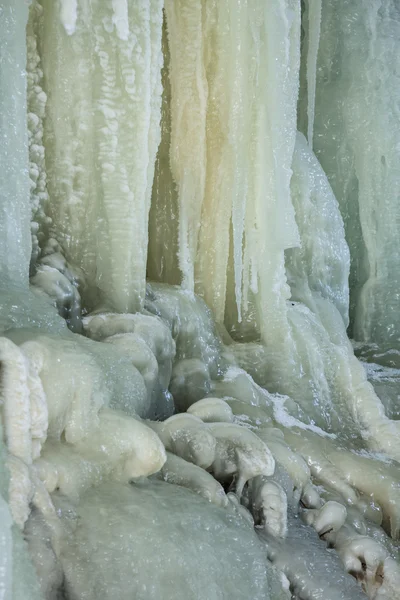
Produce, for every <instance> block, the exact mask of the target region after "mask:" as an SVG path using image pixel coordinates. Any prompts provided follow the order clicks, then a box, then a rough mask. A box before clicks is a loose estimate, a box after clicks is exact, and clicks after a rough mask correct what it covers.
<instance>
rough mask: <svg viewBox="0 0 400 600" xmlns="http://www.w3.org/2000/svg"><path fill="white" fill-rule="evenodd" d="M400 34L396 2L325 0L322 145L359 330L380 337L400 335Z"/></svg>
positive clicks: (318, 132)
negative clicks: (340, 217)
mask: <svg viewBox="0 0 400 600" xmlns="http://www.w3.org/2000/svg"><path fill="white" fill-rule="evenodd" d="M399 39H400V10H399V6H398V3H397V2H396V1H395V0H391V1H390V0H389V1H387V2H384V3H381V2H379V1H372V2H369V3H368V5H365V4H364V3H363V2H353V1H352V0H342V1H340V2H336V1H335V0H329V1H328V2H324V3H323V7H322V23H321V43H320V47H319V52H318V69H317V86H316V109H315V128H314V147H315V151H316V153H317V156H318V158H319V160H320V161H321V164H322V166H323V168H324V170H325V172H326V173H327V176H328V178H329V181H330V183H331V185H332V188H333V191H334V193H335V195H336V198H337V199H338V201H339V204H340V207H341V211H342V214H343V218H344V223H345V227H346V237H347V241H348V243H349V247H350V252H351V257H352V269H351V278H350V285H351V290H352V302H351V305H352V306H351V320H352V323H353V330H354V336H355V338H356V339H359V340H362V341H372V342H376V343H382V342H385V341H386V340H391V342H392V343H397V341H398V338H399V332H400V321H399V314H400V313H399V289H400V279H399V277H400V276H399V269H398V264H399V248H398V238H399V223H400V220H399V193H400V172H399V152H400V150H399V135H400V125H399V119H398V107H399V100H400V82H399V60H400V59H399V53H398V44H399Z"/></svg>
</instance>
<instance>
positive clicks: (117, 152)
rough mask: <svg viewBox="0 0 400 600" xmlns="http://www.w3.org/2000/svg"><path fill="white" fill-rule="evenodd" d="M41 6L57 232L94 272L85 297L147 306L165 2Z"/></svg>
mask: <svg viewBox="0 0 400 600" xmlns="http://www.w3.org/2000/svg"><path fill="white" fill-rule="evenodd" d="M75 5H77V10H75V8H74V6H75ZM42 6H43V15H42V16H41V17H40V27H41V31H42V33H41V37H40V40H39V42H38V44H39V51H40V57H41V61H42V68H43V72H44V81H45V92H46V94H47V96H48V101H47V105H46V110H45V115H44V132H45V133H44V136H45V145H46V157H45V160H46V170H47V174H48V191H49V196H50V202H49V208H48V213H49V216H50V217H51V219H52V227H51V232H50V233H51V234H52V235H53V236H54V237H55V238H56V239H57V240H58V242H59V243H60V245H61V247H62V250H63V252H64V253H65V256H66V257H67V259H68V260H69V261H71V262H72V263H73V264H74V265H75V266H77V267H80V268H81V269H82V271H83V273H84V275H85V277H86V278H87V284H88V290H87V296H86V297H85V302H87V303H88V304H89V305H90V304H91V303H92V304H94V303H96V302H97V301H98V300H99V299H100V300H101V301H103V302H105V303H108V304H109V305H110V306H113V307H115V308H117V309H118V310H122V311H124V310H128V309H129V310H136V309H140V307H141V306H142V305H143V300H144V293H145V277H146V261H147V242H148V214H149V209H150V197H151V188H152V181H153V174H154V163H155V156H156V151H157V147H158V144H159V120H160V104H161V91H162V88H161V74H160V71H161V65H162V52H161V24H162V2H161V0H152V2H147V1H143V2H135V3H134V4H132V5H129V6H128V5H127V4H126V2H113V3H112V5H110V6H109V7H108V6H107V7H103V6H102V5H101V3H99V2H93V3H92V5H91V7H90V9H89V6H88V5H87V4H86V3H67V2H64V3H63V5H62V6H61V9H62V10H61V14H60V12H59V7H58V6H57V5H56V4H54V3H53V2H46V0H44V1H43V2H42ZM72 17H73V19H72ZM31 18H33V19H36V18H38V17H37V16H36V15H34V14H33V13H31ZM71 19H72V21H73V22H74V23H73V25H72V21H71Z"/></svg>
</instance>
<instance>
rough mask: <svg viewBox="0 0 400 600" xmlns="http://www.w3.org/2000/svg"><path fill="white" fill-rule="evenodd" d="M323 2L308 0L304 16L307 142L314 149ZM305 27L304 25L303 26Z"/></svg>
mask: <svg viewBox="0 0 400 600" xmlns="http://www.w3.org/2000/svg"><path fill="white" fill-rule="evenodd" d="M321 11H322V3H321V0H306V2H305V10H304V15H303V24H304V23H306V26H305V39H304V40H303V44H304V54H305V55H306V56H305V57H304V59H303V60H304V62H305V70H306V81H307V85H306V89H307V92H306V95H307V111H306V112H307V140H308V143H309V146H310V148H311V149H312V148H313V138H314V118H315V91H316V84H317V64H318V48H319V42H320V35H321ZM303 26H304V25H303Z"/></svg>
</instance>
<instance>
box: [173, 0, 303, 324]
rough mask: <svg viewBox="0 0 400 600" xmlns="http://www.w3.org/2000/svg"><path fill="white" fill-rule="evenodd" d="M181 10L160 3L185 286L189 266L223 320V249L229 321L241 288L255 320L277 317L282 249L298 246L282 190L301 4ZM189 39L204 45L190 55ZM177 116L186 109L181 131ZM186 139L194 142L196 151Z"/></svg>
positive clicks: (286, 179)
mask: <svg viewBox="0 0 400 600" xmlns="http://www.w3.org/2000/svg"><path fill="white" fill-rule="evenodd" d="M183 6H184V7H185V10H181V11H180V12H179V13H178V11H177V5H176V4H175V3H174V4H172V3H169V4H168V3H167V23H168V30H169V44H170V52H171V78H172V90H171V94H172V96H171V107H172V108H171V112H172V139H171V162H172V173H173V176H174V178H175V181H176V183H177V187H178V193H179V211H180V212H179V219H180V237H179V244H180V248H179V252H180V256H181V260H180V266H181V269H182V271H183V276H184V281H185V285H186V286H187V287H189V289H192V284H191V283H190V284H188V281H189V280H190V281H191V277H192V275H190V276H188V273H191V272H192V262H193V261H195V278H194V279H195V290H196V291H197V292H199V293H200V294H201V295H202V296H203V297H204V298H205V300H206V302H207V303H208V305H209V306H210V307H211V308H212V309H213V312H214V315H215V316H216V319H217V320H218V321H223V320H224V317H225V313H226V303H227V283H228V259H229V247H230V243H232V254H233V259H232V260H233V269H232V271H233V279H234V283H233V289H234V296H235V300H234V304H235V306H234V307H232V308H229V310H228V320H230V321H231V322H232V321H236V320H238V321H239V322H240V321H241V312H242V305H244V307H245V309H246V310H247V306H246V304H247V299H248V296H249V289H251V290H252V293H253V295H254V294H255V295H256V296H257V300H256V301H257V303H258V304H259V308H260V310H267V313H266V315H267V316H265V315H264V316H263V319H262V321H264V320H265V318H266V319H268V314H270V315H272V314H273V313H274V311H275V309H277V305H279V306H280V308H279V309H278V311H277V312H278V315H281V316H282V314H284V313H285V300H286V298H287V294H288V291H287V287H286V284H285V276H284V268H283V250H284V249H285V248H288V247H291V246H293V245H296V244H298V233H297V228H296V224H295V220H294V213H293V207H292V205H291V202H290V189H289V184H290V176H291V169H290V165H291V160H292V154H293V148H294V140H295V129H296V125H295V124H296V101H297V89H298V70H299V61H300V57H299V32H300V26H299V24H300V6H299V2H297V0H286V1H285V2H283V3H280V4H279V5H275V6H274V7H273V8H272V9H271V8H270V7H267V6H266V5H265V4H264V3H263V2H258V1H257V2H256V3H254V4H249V3H247V2H237V1H235V2H228V1H226V2H224V1H223V2H211V3H207V4H205V3H204V4H203V10H201V4H200V3H199V2H197V3H193V2H190V1H189V2H185V3H184V5H183ZM183 6H182V7H181V8H183ZM173 8H175V10H173ZM177 14H179V19H178V18H177ZM186 21H188V22H186ZM185 23H186V25H185ZM189 25H190V31H192V33H191V34H190V35H188V34H187V31H188V26H189ZM184 26H185V27H186V29H185V27H184ZM198 36H200V37H201V39H202V40H203V41H202V43H200V42H199V41H198V43H197V44H193V39H195V40H199V38H198ZM193 48H194V49H193ZM182 57H184V58H185V60H184V61H183V58H182ZM282 74H283V76H282ZM205 78H206V80H205ZM181 81H184V84H183V83H180V82H181ZM174 82H175V83H174ZM182 94H184V98H185V101H184V102H183V101H182ZM189 101H190V103H191V104H190V105H189V104H188V103H189ZM182 106H183V107H186V109H187V108H188V106H190V108H191V111H190V115H191V118H190V119H189V124H188V123H187V117H186V116H185V113H183V112H182V111H183V108H182ZM205 111H206V114H205ZM182 115H184V116H185V119H186V120H185V119H183V116H182ZM178 117H179V118H178ZM194 131H196V132H197V135H198V136H200V137H197V142H196V139H193V132H194ZM204 136H205V139H204ZM203 140H204V141H203ZM196 143H198V144H200V146H199V148H198V149H197V150H196V146H194V144H196ZM204 144H205V147H204ZM194 152H196V157H195V158H194ZM204 169H205V172H204ZM204 177H205V180H204ZM194 198H195V199H197V200H196V201H194V200H193V199H194ZM193 206H194V208H193ZM200 210H201V213H200ZM200 217H201V220H200ZM199 223H201V225H200V231H199V232H198V228H199ZM182 232H184V235H182ZM187 236H189V237H188V238H187ZM189 248H190V252H189ZM189 255H190V260H189V263H188V262H187V258H185V257H187V256H189ZM250 272H251V275H250V276H249V273H250ZM272 290H273V291H272ZM277 299H278V300H277ZM282 301H283V302H282ZM279 318H280V317H278V319H275V322H278V321H279ZM264 334H265V331H264Z"/></svg>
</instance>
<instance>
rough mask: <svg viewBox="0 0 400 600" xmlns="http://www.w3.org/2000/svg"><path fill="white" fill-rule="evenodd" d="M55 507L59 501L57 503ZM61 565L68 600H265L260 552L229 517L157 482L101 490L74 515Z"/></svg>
mask: <svg viewBox="0 0 400 600" xmlns="http://www.w3.org/2000/svg"><path fill="white" fill-rule="evenodd" d="M55 500H56V502H57V499H56V497H55ZM60 508H61V514H62V518H63V520H64V522H65V524H66V526H67V527H68V526H69V527H71V535H70V536H67V540H68V541H67V542H66V545H65V547H64V548H63V549H62V553H61V561H62V566H63V570H64V574H65V584H64V585H65V591H66V593H67V596H68V598H85V599H86V600H108V599H110V600H115V598H124V599H126V600H129V599H132V600H133V599H135V600H199V598H204V599H205V598H207V600H222V599H223V598H230V599H231V600H239V599H242V598H251V599H252V600H268V599H269V592H268V583H267V577H266V558H265V551H264V550H263V548H262V545H261V543H260V542H259V540H258V538H257V535H256V534H255V532H254V530H253V528H252V527H251V526H250V525H249V523H248V522H246V520H244V519H243V518H241V517H240V516H238V514H237V513H236V512H235V511H229V510H226V509H223V508H220V507H217V506H215V505H213V504H210V503H209V502H207V501H206V500H204V499H202V498H201V497H200V496H198V495H197V494H194V493H192V492H190V491H188V490H186V489H183V488H180V487H177V486H175V485H171V484H167V483H163V482H146V483H143V484H140V485H122V484H115V483H113V484H104V485H101V486H100V487H97V488H96V489H91V490H89V491H88V492H87V493H86V494H85V495H84V496H83V497H82V499H81V501H80V504H79V506H78V507H77V508H76V511H75V525H77V527H75V526H74V523H73V520H72V521H71V510H70V509H68V508H67V507H64V508H63V507H62V503H61V506H60Z"/></svg>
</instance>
